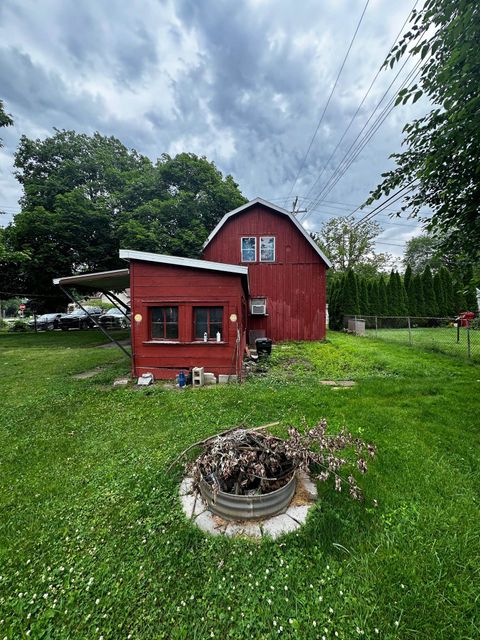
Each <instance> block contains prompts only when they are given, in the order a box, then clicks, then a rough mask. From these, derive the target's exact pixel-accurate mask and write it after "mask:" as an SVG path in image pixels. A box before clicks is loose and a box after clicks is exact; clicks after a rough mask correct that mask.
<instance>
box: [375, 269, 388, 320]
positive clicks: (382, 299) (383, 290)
mask: <svg viewBox="0 0 480 640" xmlns="http://www.w3.org/2000/svg"><path fill="white" fill-rule="evenodd" d="M377 315H379V316H388V299H387V285H386V284H385V280H384V279H383V276H381V277H380V280H379V282H378V313H377Z"/></svg>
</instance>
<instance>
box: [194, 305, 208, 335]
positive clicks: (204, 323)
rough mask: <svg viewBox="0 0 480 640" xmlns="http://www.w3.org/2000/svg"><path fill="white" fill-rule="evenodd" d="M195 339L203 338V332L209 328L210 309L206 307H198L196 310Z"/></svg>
mask: <svg viewBox="0 0 480 640" xmlns="http://www.w3.org/2000/svg"><path fill="white" fill-rule="evenodd" d="M194 323H195V339H196V340H203V334H204V333H205V332H206V331H207V329H208V309H207V308H206V307H196V309H195V310H194Z"/></svg>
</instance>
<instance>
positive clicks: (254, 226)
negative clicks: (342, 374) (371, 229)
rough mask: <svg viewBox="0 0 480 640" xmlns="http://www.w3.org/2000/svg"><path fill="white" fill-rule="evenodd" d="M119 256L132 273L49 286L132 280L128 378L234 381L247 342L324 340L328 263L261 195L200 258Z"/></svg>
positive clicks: (226, 221)
mask: <svg viewBox="0 0 480 640" xmlns="http://www.w3.org/2000/svg"><path fill="white" fill-rule="evenodd" d="M120 257H121V258H123V259H125V260H128V261H129V263H130V270H129V274H128V272H126V271H125V270H123V271H114V272H106V273H100V274H82V275H78V276H70V277H67V278H58V279H55V280H54V282H55V283H56V284H59V285H60V286H62V288H63V287H70V286H71V287H75V288H76V289H81V288H82V287H84V288H90V289H95V290H96V291H99V290H105V291H106V290H107V289H110V290H113V289H121V288H124V287H125V286H127V285H128V283H129V285H130V295H131V300H130V305H131V317H132V322H131V327H132V330H131V339H132V374H133V376H134V377H138V376H140V375H141V374H142V373H147V372H149V373H153V375H154V377H155V378H160V379H162V378H163V379H168V378H174V377H175V376H176V374H177V373H178V372H179V371H180V370H184V371H186V370H189V369H191V368H193V367H197V366H199V367H204V368H205V371H210V372H212V373H214V374H215V375H219V374H227V375H239V374H240V373H241V369H242V360H243V354H244V351H245V347H246V343H247V341H248V340H249V341H250V342H254V339H255V338H256V337H263V336H265V337H267V338H271V339H272V340H274V341H281V340H322V339H323V338H325V332H326V270H327V268H328V267H329V266H330V262H329V261H328V259H327V258H326V257H325V256H324V255H323V253H322V252H321V250H320V249H319V247H318V246H317V245H316V243H315V242H314V241H313V240H312V238H311V237H310V236H309V234H308V233H307V232H306V231H305V229H304V228H303V227H302V225H301V224H300V223H299V222H298V220H297V219H296V218H295V217H294V216H293V215H292V214H291V213H290V212H289V211H286V210H285V209H282V208H280V207H277V206H276V205H273V204H271V203H269V202H266V201H265V200H262V199H260V198H257V199H255V200H252V201H251V202H248V203H247V204H245V205H243V206H241V207H239V208H238V209H235V210H234V211H230V212H229V213H227V214H226V215H225V216H224V217H223V218H222V220H220V222H219V223H218V225H217V226H216V227H215V229H214V230H213V231H212V233H211V234H210V236H209V237H208V239H207V241H206V243H205V245H204V254H203V257H204V259H202V260H194V259H190V258H180V257H176V256H167V255H159V254H155V253H146V252H143V251H129V250H122V251H120ZM64 290H65V289H64Z"/></svg>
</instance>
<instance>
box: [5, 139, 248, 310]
mask: <svg viewBox="0 0 480 640" xmlns="http://www.w3.org/2000/svg"><path fill="white" fill-rule="evenodd" d="M15 166H16V170H17V171H16V176H17V179H18V180H19V182H20V184H21V185H22V187H23V195H22V198H21V206H22V210H21V212H20V213H18V214H17V215H16V216H15V218H14V220H13V223H12V224H10V225H9V226H8V227H7V228H6V229H5V232H4V234H3V250H4V253H5V255H6V254H7V252H8V253H9V255H10V257H11V256H12V255H15V254H18V252H21V254H22V255H23V256H26V257H27V258H28V260H23V261H22V262H15V261H12V260H11V259H10V260H9V263H8V264H6V262H2V258H1V254H0V267H2V276H0V288H6V287H5V284H2V280H4V282H5V280H7V281H8V285H9V286H13V283H15V284H14V286H15V288H16V289H17V290H19V291H26V292H29V293H35V294H39V295H43V296H44V297H45V301H47V300H50V306H51V298H49V296H55V295H57V296H58V295H59V291H58V288H56V287H55V288H54V287H53V285H52V279H53V278H54V277H55V276H66V275H70V274H72V273H80V272H86V271H95V270H98V271H102V270H108V269H114V268H118V267H119V266H123V264H122V263H120V261H119V258H118V250H119V248H124V249H138V250H144V251H153V252H158V253H168V254H173V255H183V256H189V257H196V256H198V255H199V253H200V251H201V248H202V244H203V242H204V240H205V239H206V237H207V236H208V233H209V232H210V231H211V229H212V228H213V227H214V226H215V224H216V223H217V222H218V220H219V219H220V218H221V217H222V216H223V215H224V214H225V213H226V212H227V211H229V210H231V209H235V208H236V207H238V206H240V205H241V204H243V203H244V202H245V198H244V197H243V196H242V194H241V193H240V191H239V189H238V186H237V184H236V183H235V182H234V181H233V178H232V177H231V176H226V177H223V176H222V174H221V173H220V171H218V169H217V168H216V167H215V165H214V164H213V163H212V162H209V161H208V160H207V159H206V158H203V157H198V156H196V155H194V154H190V153H181V154H179V155H177V156H175V157H173V158H172V157H170V156H168V155H166V154H164V155H162V156H161V158H160V159H159V160H157V162H155V163H152V162H151V161H150V160H149V159H148V158H146V157H145V156H142V155H141V154H139V153H137V152H136V151H135V150H129V149H127V148H126V147H125V146H124V145H123V144H122V143H121V142H120V141H119V140H117V139H116V138H113V137H105V136H102V135H100V134H99V133H95V134H94V135H92V136H89V135H86V134H77V133H75V132H74V131H59V130H55V132H54V134H53V135H52V136H49V137H47V138H46V139H44V140H31V139H29V138H27V137H26V136H23V137H22V138H21V140H20V144H19V147H18V150H17V153H16V156H15ZM0 246H2V245H1V244H0Z"/></svg>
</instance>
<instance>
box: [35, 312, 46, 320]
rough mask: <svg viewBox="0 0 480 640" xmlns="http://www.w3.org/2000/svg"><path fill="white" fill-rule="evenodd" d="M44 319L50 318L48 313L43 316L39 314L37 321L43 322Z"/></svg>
mask: <svg viewBox="0 0 480 640" xmlns="http://www.w3.org/2000/svg"><path fill="white" fill-rule="evenodd" d="M43 320H48V313H44V314H43V315H41V316H37V322H41V321H43Z"/></svg>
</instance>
